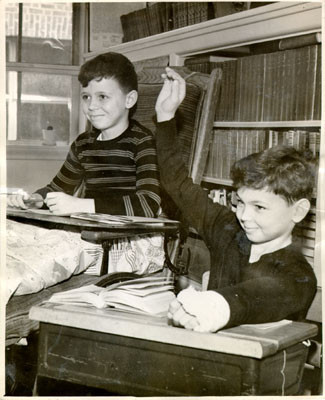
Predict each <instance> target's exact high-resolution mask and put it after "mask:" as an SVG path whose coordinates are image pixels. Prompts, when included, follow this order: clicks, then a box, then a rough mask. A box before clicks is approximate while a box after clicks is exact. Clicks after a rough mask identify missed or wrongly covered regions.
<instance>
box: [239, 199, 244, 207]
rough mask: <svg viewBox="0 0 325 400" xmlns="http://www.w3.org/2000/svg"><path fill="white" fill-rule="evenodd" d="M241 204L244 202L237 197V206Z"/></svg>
mask: <svg viewBox="0 0 325 400" xmlns="http://www.w3.org/2000/svg"><path fill="white" fill-rule="evenodd" d="M243 204H244V203H243V202H242V201H241V200H240V199H238V198H237V207H238V206H239V207H241V206H242V205H243Z"/></svg>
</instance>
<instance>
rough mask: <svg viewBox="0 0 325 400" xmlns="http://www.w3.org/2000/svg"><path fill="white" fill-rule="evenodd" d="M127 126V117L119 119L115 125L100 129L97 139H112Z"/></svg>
mask: <svg viewBox="0 0 325 400" xmlns="http://www.w3.org/2000/svg"><path fill="white" fill-rule="evenodd" d="M128 126H129V118H127V119H125V120H123V121H121V123H120V124H118V125H117V126H113V127H111V128H108V129H104V130H102V131H101V134H100V139H99V140H112V139H115V138H117V137H118V136H120V135H121V134H122V133H123V132H125V130H126V129H127V128H128Z"/></svg>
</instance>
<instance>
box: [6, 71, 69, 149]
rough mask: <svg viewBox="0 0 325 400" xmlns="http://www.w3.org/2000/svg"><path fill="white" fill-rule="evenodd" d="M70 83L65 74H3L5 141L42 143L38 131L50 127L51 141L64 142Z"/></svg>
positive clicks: (67, 121)
mask: <svg viewBox="0 0 325 400" xmlns="http://www.w3.org/2000/svg"><path fill="white" fill-rule="evenodd" d="M73 80H76V78H73V77H71V76H65V75H53V74H42V73H25V72H23V73H21V72H15V71H9V72H7V91H6V101H7V138H8V140H10V141H12V140H18V141H21V140H23V141H25V140H28V141H39V142H42V141H43V137H42V129H46V128H47V127H48V126H49V125H51V126H52V127H53V130H55V140H56V141H59V142H66V143H68V141H69V133H70V119H71V97H72V84H73ZM17 116H19V118H17ZM62 144H63V143H62Z"/></svg>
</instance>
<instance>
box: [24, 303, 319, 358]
mask: <svg viewBox="0 0 325 400" xmlns="http://www.w3.org/2000/svg"><path fill="white" fill-rule="evenodd" d="M29 317H30V319H33V320H38V321H40V322H43V323H51V324H57V325H63V326H69V327H74V328H80V329H85V330H91V331H97V332H103V333H108V334H114V335H121V336H128V337H133V338H138V339H144V340H149V341H155V342H161V343H168V344H172V345H178V346H185V347H192V348H197V349H202V350H209V351H216V352H220V353H228V354H235V355H240V356H246V357H253V358H258V359H261V358H264V357H266V356H269V355H272V354H275V353H276V352H277V351H279V350H281V349H284V348H287V347H288V346H291V345H293V344H296V343H298V342H302V341H304V340H306V339H309V338H311V337H313V336H315V335H316V334H317V326H316V325H313V324H307V323H303V322H293V321H290V322H288V324H284V325H279V326H276V327H274V326H273V327H272V328H268V329H260V328H256V326H254V327H252V325H250V326H249V325H242V326H239V327H234V328H230V329H225V330H222V331H219V332H217V333H199V332H193V331H189V330H186V329H181V328H176V327H173V326H170V325H168V322H167V319H166V318H159V317H152V316H149V315H140V314H132V313H127V312H120V311H116V310H112V309H108V308H106V309H97V308H94V307H81V306H73V305H62V304H54V303H44V304H42V305H40V306H35V307H32V308H31V310H30V313H29Z"/></svg>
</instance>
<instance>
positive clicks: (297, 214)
mask: <svg viewBox="0 0 325 400" xmlns="http://www.w3.org/2000/svg"><path fill="white" fill-rule="evenodd" d="M309 210H310V201H309V200H308V199H300V200H298V201H296V202H295V204H294V210H293V216H292V220H293V222H294V223H295V224H297V223H298V222H300V221H302V220H303V219H304V218H305V216H306V215H307V214H308V211H309Z"/></svg>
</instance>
